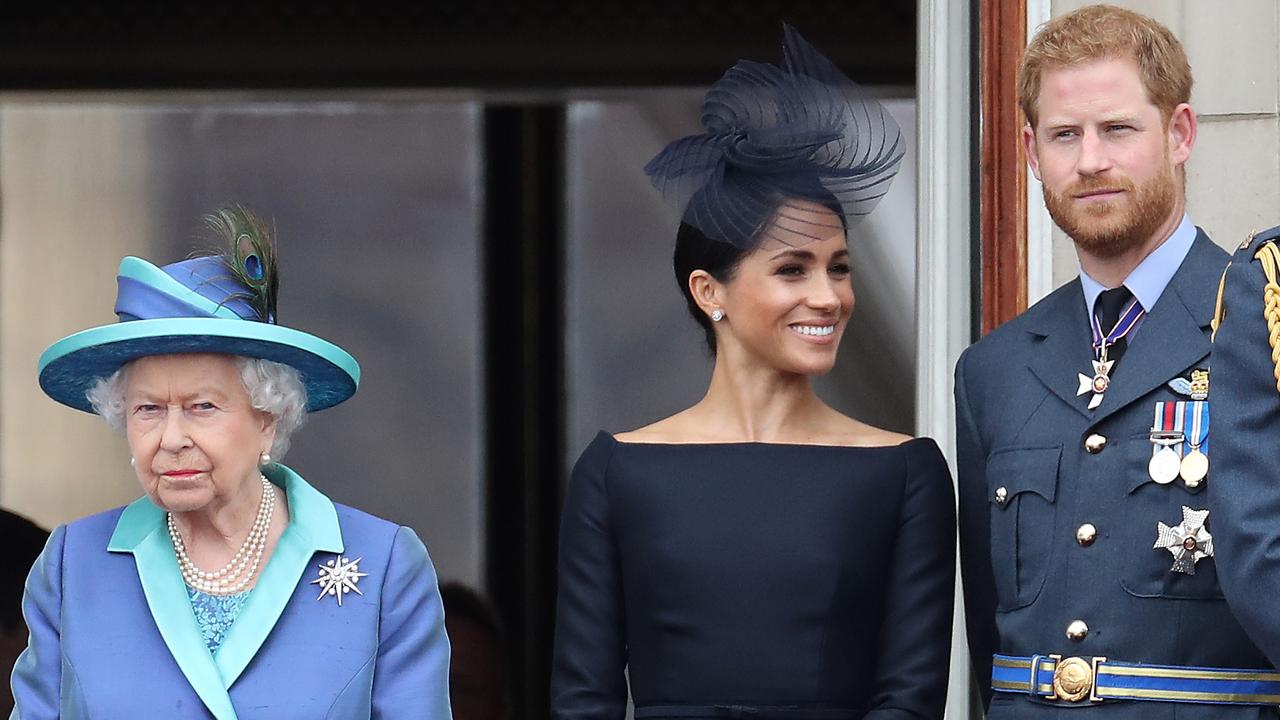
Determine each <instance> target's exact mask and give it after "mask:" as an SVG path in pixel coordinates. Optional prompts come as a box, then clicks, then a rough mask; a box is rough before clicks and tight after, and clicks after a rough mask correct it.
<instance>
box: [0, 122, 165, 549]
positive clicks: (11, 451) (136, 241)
mask: <svg viewBox="0 0 1280 720" xmlns="http://www.w3.org/2000/svg"><path fill="white" fill-rule="evenodd" d="M116 118H117V115H116V114H115V113H114V112H113V111H112V109H111V108H110V107H107V106H97V105H93V104H88V105H74V104H68V105H66V106H64V107H62V108H60V109H58V110H57V111H56V112H52V113H42V114H32V113H23V112H15V111H12V110H11V109H9V108H5V109H4V110H0V147H3V148H4V150H5V157H4V162H3V163H0V187H3V188H4V199H5V201H6V202H5V208H4V210H5V212H4V214H3V233H2V235H0V238H2V240H0V308H3V309H4V312H3V314H0V388H3V389H4V391H3V392H0V433H3V437H4V442H3V443H0V505H3V506H4V507H7V508H12V509H14V510H16V511H18V512H21V513H23V514H24V515H27V516H29V517H30V518H31V519H32V520H34V521H35V522H37V523H40V524H42V525H44V526H45V527H50V528H51V527H53V526H54V525H56V524H58V523H60V522H65V521H66V520H67V519H69V518H75V517H82V516H84V515H89V514H92V513H95V512H99V511H101V510H104V509H106V508H110V507H114V506H116V505H121V504H123V503H126V502H128V501H130V500H132V499H134V498H135V497H137V496H138V494H139V489H138V484H137V480H136V479H135V477H134V474H133V472H132V471H131V469H130V468H129V452H128V449H127V448H126V446H125V443H124V440H123V438H121V437H119V436H118V435H117V434H116V433H115V432H114V431H112V430H110V429H109V428H108V427H107V425H106V423H104V422H103V421H102V420H101V418H99V417H98V416H96V415H89V414H88V413H79V412H74V411H68V410H67V409H66V408H64V407H62V406H60V405H57V404H55V403H52V402H49V401H48V400H47V398H45V397H44V395H43V394H42V393H41V392H40V388H39V386H37V385H36V383H34V382H32V381H31V379H32V378H34V377H35V376H36V361H37V358H38V357H39V355H40V352H41V350H43V349H44V348H45V347H46V346H48V345H49V343H51V342H53V341H55V340H57V339H58V338H59V337H61V336H62V335H64V334H66V333H67V332H69V329H80V328H87V327H91V326H94V325H104V324H107V323H111V322H114V320H115V316H114V315H113V314H112V312H111V306H112V304H113V302H114V299H115V291H116V288H115V275H114V273H104V272H103V271H102V268H103V267H104V266H105V267H114V266H115V264H116V263H118V262H119V261H120V258H121V257H123V256H124V255H130V254H132V255H141V256H144V257H145V256H147V255H149V254H150V253H149V252H148V250H149V243H150V240H149V238H152V237H154V236H155V233H154V232H152V231H151V230H150V228H148V227H146V226H145V225H140V223H146V222H147V218H149V217H151V213H149V212H147V207H146V203H147V202H148V199H149V198H151V197H152V196H153V195H154V193H153V192H152V191H151V189H149V188H148V187H145V186H144V184H143V182H144V180H145V178H147V177H149V173H147V172H145V170H146V169H147V167H148V164H149V163H150V162H151V159H150V157H149V155H148V149H149V146H150V143H149V142H148V137H147V133H146V128H145V126H143V125H142V124H139V123H137V122H125V121H124V120H125V119H124V118H123V117H119V118H118V119H119V122H113V120H114V119H116ZM19 139H20V141H19ZM69 174H70V175H71V176H74V177H76V178H77V182H75V183H72V184H67V183H66V182H64V179H65V178H66V177H68V175H69ZM121 177H127V178H135V179H136V180H135V181H134V182H121V180H120V178H121ZM125 218H128V219H129V220H128V221H127V222H126V221H124V219H125ZM85 227H92V228H94V236H93V237H91V238H85V237H77V236H76V235H77V234H79V233H82V232H83V230H82V229H83V228H85ZM48 268H59V270H58V271H57V272H56V273H52V274H54V275H57V276H59V278H60V279H62V280H65V279H66V278H72V280H71V281H70V282H65V281H60V282H58V283H57V284H55V285H50V284H49V283H48V278H49V276H50V274H51V273H50V272H49V271H48ZM42 269H43V270H42ZM33 457H34V458H36V459H37V460H36V461H35V462H32V461H31V458H33ZM69 477H72V478H80V479H82V480H83V482H76V483H68V482H65V479H66V478H69Z"/></svg>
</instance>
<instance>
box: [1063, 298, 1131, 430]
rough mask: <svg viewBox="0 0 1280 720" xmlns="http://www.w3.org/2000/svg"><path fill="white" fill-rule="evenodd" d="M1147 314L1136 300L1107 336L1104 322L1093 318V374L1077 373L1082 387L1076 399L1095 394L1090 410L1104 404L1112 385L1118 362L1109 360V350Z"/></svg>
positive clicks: (1091, 400) (1091, 326) (1127, 307)
mask: <svg viewBox="0 0 1280 720" xmlns="http://www.w3.org/2000/svg"><path fill="white" fill-rule="evenodd" d="M1146 314H1147V311H1146V310H1144V309H1143V308H1142V305H1141V304H1140V303H1139V302H1138V300H1137V298H1134V299H1133V300H1130V301H1129V304H1128V305H1126V306H1125V308H1124V311H1123V312H1121V313H1120V319H1119V320H1117V321H1116V325H1115V327H1113V328H1111V331H1110V332H1107V333H1106V334H1103V332H1102V321H1101V320H1099V319H1098V316H1097V315H1094V316H1093V318H1092V321H1091V323H1090V328H1091V329H1092V330H1093V363H1092V364H1093V373H1092V374H1090V375H1086V374H1084V373H1077V377H1078V378H1079V380H1080V387H1079V388H1078V389H1077V390H1076V397H1079V396H1081V395H1087V394H1089V393H1093V395H1092V396H1091V397H1090V398H1089V409H1090V410H1093V409H1094V408H1096V407H1098V406H1099V405H1101V404H1102V396H1103V394H1104V393H1106V392H1107V388H1108V387H1110V385H1111V368H1112V367H1113V366H1114V365H1115V364H1116V361H1115V360H1108V359H1107V349H1108V348H1110V347H1111V346H1112V345H1114V344H1115V343H1116V341H1117V340H1119V339H1121V338H1123V337H1125V336H1126V335H1128V334H1129V332H1130V331H1132V330H1133V328H1134V326H1135V325H1137V324H1138V321H1139V320H1141V319H1142V317H1143V316H1144V315H1146Z"/></svg>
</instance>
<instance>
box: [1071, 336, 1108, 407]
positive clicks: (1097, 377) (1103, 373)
mask: <svg viewBox="0 0 1280 720" xmlns="http://www.w3.org/2000/svg"><path fill="white" fill-rule="evenodd" d="M1106 358H1107V351H1106V348H1103V349H1102V359H1101V360H1094V361H1093V375H1092V376H1089V375H1085V374H1084V373H1077V374H1078V375H1079V378H1080V388H1079V389H1078V390H1076V397H1079V396H1081V395H1084V394H1085V393H1088V392H1092V393H1093V397H1091V398H1089V409H1090V410H1092V409H1094V408H1096V407H1098V405H1100V404H1101V403H1102V394H1103V393H1105V392H1106V391H1107V388H1108V387H1109V386H1110V385H1111V377H1110V375H1111V366H1112V365H1115V364H1116V361H1115V360H1107V359H1106Z"/></svg>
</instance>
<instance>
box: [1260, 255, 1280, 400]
mask: <svg viewBox="0 0 1280 720" xmlns="http://www.w3.org/2000/svg"><path fill="white" fill-rule="evenodd" d="M1254 257H1256V258H1257V259H1258V261H1259V262H1261V263H1262V274H1264V275H1266V276H1267V284H1266V285H1265V286H1264V287H1263V288H1262V298H1263V311H1262V312H1263V315H1265V316H1266V318H1267V341H1268V342H1270V343H1271V363H1272V364H1273V365H1275V371H1274V372H1275V376H1276V390H1277V391H1280V284H1277V283H1276V276H1277V273H1278V272H1280V248H1277V247H1276V244H1275V243H1272V242H1268V243H1263V245H1262V247H1260V248H1258V252H1257V253H1255V254H1254Z"/></svg>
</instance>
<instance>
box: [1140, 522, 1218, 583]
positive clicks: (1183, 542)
mask: <svg viewBox="0 0 1280 720" xmlns="http://www.w3.org/2000/svg"><path fill="white" fill-rule="evenodd" d="M1208 521H1209V511H1208V510H1192V509H1191V508H1189V507H1187V506H1186V505H1183V506H1182V522H1181V523H1180V524H1178V525H1173V526H1169V525H1165V524H1164V523H1159V527H1157V528H1156V544H1155V546H1154V549H1156V550H1159V549H1161V548H1164V549H1165V550H1168V551H1169V552H1170V553H1172V554H1173V567H1171V568H1169V571H1170V572H1176V573H1183V574H1184V575H1195V574H1196V563H1197V562H1200V560H1201V558H1207V557H1213V536H1212V535H1210V534H1209V530H1208V529H1207V528H1206V527H1205V523H1206V522H1208Z"/></svg>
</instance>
